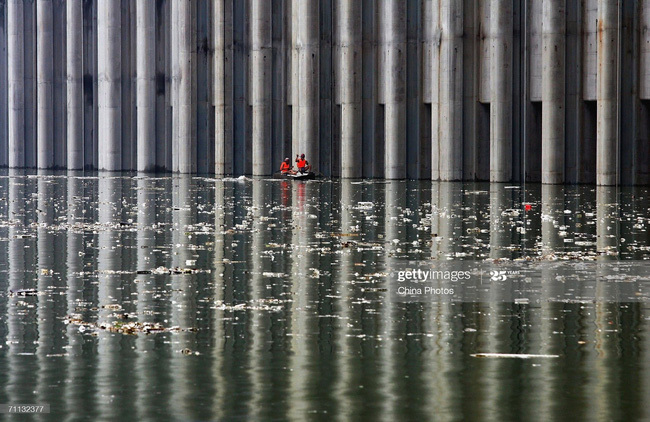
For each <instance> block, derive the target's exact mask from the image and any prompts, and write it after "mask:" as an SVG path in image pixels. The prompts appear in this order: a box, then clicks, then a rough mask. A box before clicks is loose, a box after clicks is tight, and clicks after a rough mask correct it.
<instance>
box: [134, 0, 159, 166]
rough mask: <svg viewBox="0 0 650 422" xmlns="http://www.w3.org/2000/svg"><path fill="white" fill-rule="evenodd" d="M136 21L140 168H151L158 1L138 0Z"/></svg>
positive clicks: (153, 145)
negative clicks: (156, 5) (154, 52)
mask: <svg viewBox="0 0 650 422" xmlns="http://www.w3.org/2000/svg"><path fill="white" fill-rule="evenodd" d="M136 20H137V36H136V39H137V44H136V45H137V47H136V48H137V55H136V57H137V59H136V68H137V70H136V72H137V83H136V84H137V116H138V117H137V121H138V128H137V140H138V164H137V169H138V171H151V170H154V168H155V166H156V149H155V148H156V145H155V142H156V108H155V107H156V102H155V95H156V73H155V72H156V62H155V55H154V54H152V53H151V52H152V51H155V45H156V40H155V24H156V9H155V3H154V2H152V1H149V0H138V2H137V4H136Z"/></svg>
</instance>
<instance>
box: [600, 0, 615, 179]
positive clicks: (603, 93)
mask: <svg viewBox="0 0 650 422" xmlns="http://www.w3.org/2000/svg"><path fill="white" fill-rule="evenodd" d="M619 3H620V2H619V1H618V0H598V69H597V72H598V73H597V81H598V82H597V95H598V111H597V116H598V118H597V135H596V183H597V184H599V185H614V184H616V183H617V180H618V177H617V170H618V168H619V166H618V154H619V150H618V141H619V134H620V131H619V129H620V127H619V119H618V100H619V85H618V83H619V80H620V79H619V71H620V69H619V66H620V58H619V28H618V22H619V17H620V10H619V8H620V6H619Z"/></svg>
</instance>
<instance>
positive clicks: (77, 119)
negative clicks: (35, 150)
mask: <svg viewBox="0 0 650 422" xmlns="http://www.w3.org/2000/svg"><path fill="white" fill-rule="evenodd" d="M66 24H67V31H66V32H67V33H66V72H67V152H68V160H67V168H68V170H81V169H82V168H83V166H84V155H83V154H84V144H83V141H84V133H83V5H82V0H69V1H68V2H66Z"/></svg>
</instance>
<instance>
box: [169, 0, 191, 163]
mask: <svg viewBox="0 0 650 422" xmlns="http://www.w3.org/2000/svg"><path fill="white" fill-rule="evenodd" d="M175 3H178V4H177V5H176V13H175V14H172V26H174V27H175V28H177V32H178V33H177V40H176V45H175V47H176V49H177V51H176V54H175V55H174V58H173V60H175V63H174V68H175V69H176V72H177V73H176V74H175V80H174V82H175V83H176V90H177V96H178V98H177V99H176V100H177V101H176V104H175V106H174V109H173V113H174V123H175V124H176V125H177V129H176V131H177V132H176V138H175V139H174V141H173V142H175V143H176V146H175V147H174V148H173V149H174V150H175V151H177V154H178V160H177V166H175V167H174V171H177V172H180V173H194V172H196V119H195V109H196V91H195V90H194V89H193V88H194V87H193V79H194V78H195V77H196V64H195V63H196V45H195V43H196V30H195V27H194V10H195V8H196V3H195V1H194V0H182V1H178V2H175ZM172 48H174V47H172Z"/></svg>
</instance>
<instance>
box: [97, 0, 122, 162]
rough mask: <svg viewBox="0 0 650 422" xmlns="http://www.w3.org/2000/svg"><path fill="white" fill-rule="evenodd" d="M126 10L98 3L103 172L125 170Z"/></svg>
mask: <svg viewBox="0 0 650 422" xmlns="http://www.w3.org/2000/svg"><path fill="white" fill-rule="evenodd" d="M121 14H122V10H121V7H119V3H118V2H113V1H108V0H99V2H98V4H97V79H98V97H97V105H98V108H99V110H98V119H99V120H98V123H99V124H98V128H97V130H98V136H99V169H100V170H121V167H122V140H121V138H122V84H121V81H120V79H121V75H122V53H121V50H122V34H121V32H122V19H121Z"/></svg>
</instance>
